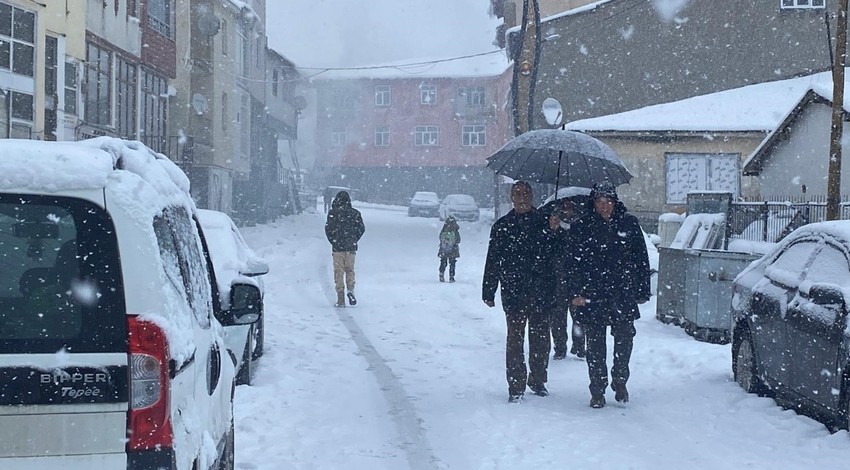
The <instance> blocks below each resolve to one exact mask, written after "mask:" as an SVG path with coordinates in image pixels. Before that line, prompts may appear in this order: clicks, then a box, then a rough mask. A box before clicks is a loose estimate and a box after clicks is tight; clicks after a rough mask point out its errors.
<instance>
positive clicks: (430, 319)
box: [236, 204, 850, 470]
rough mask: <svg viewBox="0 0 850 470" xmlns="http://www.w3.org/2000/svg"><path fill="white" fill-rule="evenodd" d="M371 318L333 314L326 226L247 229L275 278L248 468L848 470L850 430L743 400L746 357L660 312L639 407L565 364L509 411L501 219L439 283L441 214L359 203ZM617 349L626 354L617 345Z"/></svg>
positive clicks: (250, 395) (649, 335)
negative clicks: (834, 429) (833, 429)
mask: <svg viewBox="0 0 850 470" xmlns="http://www.w3.org/2000/svg"><path fill="white" fill-rule="evenodd" d="M355 207H359V208H360V210H361V211H362V212H363V218H364V221H365V223H366V235H365V236H364V238H363V240H362V243H361V247H360V251H359V253H358V256H357V289H356V291H357V296H358V300H359V303H358V305H357V306H356V307H354V308H346V309H344V310H337V309H335V308H333V307H332V303H333V298H334V292H333V287H332V279H331V278H332V276H331V267H330V264H331V263H330V260H331V259H330V247H329V245H328V243H327V241H326V240H325V238H324V233H323V224H324V216H323V215H322V214H302V215H299V216H295V217H290V218H287V219H283V220H282V221H280V222H278V223H276V224H272V225H268V226H258V227H252V228H246V229H243V233H244V235H245V237H246V239H247V241H248V243H249V244H250V245H251V246H252V247H254V248H255V249H256V250H257V252H258V253H259V254H261V255H262V256H264V257H266V258H267V259H268V260H269V262H270V265H271V267H272V271H271V272H270V274H269V275H268V276H267V281H266V289H267V293H266V314H267V319H266V328H267V329H268V330H267V337H266V338H267V342H266V345H267V353H266V355H265V356H264V357H263V359H262V360H261V361H260V366H259V368H258V369H257V374H256V377H255V383H254V385H253V386H251V387H247V386H240V387H238V388H237V401H236V430H237V442H236V444H237V457H236V466H237V468H239V469H242V470H253V469H262V470H278V469H339V468H345V469H406V468H411V469H432V468H433V469H516V468H559V467H562V468H570V469H590V468H594V469H599V468H602V469H607V468H612V469H614V468H616V469H624V468H629V469H658V468H684V467H693V468H700V469H721V468H723V469H728V468H753V469H760V468H768V467H772V468H783V469H797V468H800V469H803V468H811V467H812V466H813V465H814V466H818V467H826V466H829V465H834V466H839V465H844V464H846V462H848V461H850V437H848V433H847V432H844V431H842V432H839V433H836V434H830V433H829V432H828V431H827V430H826V429H825V428H824V427H823V426H822V425H821V424H819V423H817V422H815V421H813V420H810V419H808V418H805V417H800V416H797V415H796V414H795V413H793V412H791V411H785V410H783V409H781V408H780V407H778V406H776V405H775V403H774V402H773V401H772V400H769V399H766V398H758V397H756V396H754V395H748V394H746V393H744V392H743V391H742V390H741V389H740V388H739V387H738V386H737V385H736V384H735V383H734V382H732V380H731V371H730V353H729V346H728V345H726V346H717V345H710V344H704V343H699V342H697V341H695V340H693V339H692V338H690V337H689V336H687V335H685V333H684V332H683V331H682V330H681V329H679V328H677V327H674V326H669V325H664V324H661V323H659V322H658V321H656V320H655V318H654V308H655V306H654V303H653V302H650V303H649V304H647V305H645V306H644V308H643V318H642V319H641V320H640V321H638V323H637V328H638V336H637V338H636V339H635V352H634V355H633V358H632V379H631V381H630V383H629V389H630V391H631V395H632V401H631V402H630V403H628V404H627V405H625V406H624V405H620V404H616V403H614V401H613V396H612V394H610V393H609V397H608V398H609V405H608V406H607V407H605V408H604V409H602V410H592V409H590V408H589V407H588V406H587V403H588V400H589V392H588V390H587V368H586V364H585V363H584V362H583V361H580V360H577V359H575V358H568V359H567V360H564V361H552V362H551V363H550V368H549V380H550V381H549V383H548V387H549V390H550V392H551V395H550V396H549V397H546V398H539V397H536V396H533V395H532V396H529V397H528V398H526V400H525V402H524V403H523V404H520V405H509V404H508V403H507V385H506V383H505V378H504V334H505V325H504V314H503V313H502V311H501V309H500V308H499V307H498V306H497V308H494V309H488V308H487V307H486V306H484V304H483V303H482V302H481V300H480V298H481V284H480V283H481V275H482V271H483V264H484V255H485V253H486V243H487V234H488V231H489V222H487V221H482V222H479V223H474V224H471V223H470V224H466V223H462V224H461V236H462V238H463V242H462V243H461V258H460V259H459V261H458V274H457V278H458V282H457V283H454V284H441V283H439V282H437V265H438V259H437V257H436V250H437V233H438V232H439V229H440V227H441V225H442V224H441V223H440V222H438V221H437V220H436V219H420V218H415V219H411V218H408V217H407V216H406V212H405V211H404V209H403V208H394V207H382V206H372V205H369V206H366V207H363V206H358V205H356V204H355ZM609 354H610V348H609Z"/></svg>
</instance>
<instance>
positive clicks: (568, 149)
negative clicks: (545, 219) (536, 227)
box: [487, 129, 632, 190]
mask: <svg viewBox="0 0 850 470" xmlns="http://www.w3.org/2000/svg"><path fill="white" fill-rule="evenodd" d="M487 168H490V169H492V170H493V171H495V172H496V174H499V175H504V176H509V177H511V178H513V179H515V180H527V181H535V182H538V183H547V184H554V185H555V186H556V188H557V187H558V186H578V187H582V188H590V187H593V184H594V183H598V182H600V181H610V182H611V183H613V184H615V185H620V184H623V183H628V182H629V180H630V179H632V174H631V173H629V170H627V169H626V167H625V165H623V162H622V160H620V157H618V156H617V154H616V153H614V151H613V150H611V148H610V147H608V146H607V145H605V144H604V143H602V142H601V141H599V140H598V139H595V138H593V137H591V136H589V135H587V134H582V133H581V132H573V131H566V130H561V129H539V130H535V131H530V132H526V133H524V134H522V135H519V136H517V137H514V138H513V139H511V140H510V141H509V142H508V143H507V144H505V145H504V147H502V148H501V149H499V151H497V152H496V153H494V154H493V155H491V156H490V157H488V158H487ZM556 190H557V189H556Z"/></svg>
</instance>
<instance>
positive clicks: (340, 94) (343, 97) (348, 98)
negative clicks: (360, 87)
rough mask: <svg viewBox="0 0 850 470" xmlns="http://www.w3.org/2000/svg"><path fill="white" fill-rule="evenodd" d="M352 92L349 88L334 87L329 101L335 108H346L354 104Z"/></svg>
mask: <svg viewBox="0 0 850 470" xmlns="http://www.w3.org/2000/svg"><path fill="white" fill-rule="evenodd" d="M354 97H355V95H354V93H353V92H352V91H351V90H344V89H338V88H337V89H334V90H333V91H332V92H331V102H332V103H333V107H334V108H336V109H348V108H352V107H353V106H354Z"/></svg>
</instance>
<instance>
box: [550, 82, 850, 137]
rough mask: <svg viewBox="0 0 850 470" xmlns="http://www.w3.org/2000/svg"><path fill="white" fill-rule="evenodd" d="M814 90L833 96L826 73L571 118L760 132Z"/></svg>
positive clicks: (639, 126)
mask: <svg viewBox="0 0 850 470" xmlns="http://www.w3.org/2000/svg"><path fill="white" fill-rule="evenodd" d="M809 90H813V91H815V92H816V93H818V94H819V95H821V96H823V97H824V98H826V99H827V100H831V97H832V77H831V75H830V73H828V72H824V73H818V74H814V75H808V76H805V77H798V78H792V79H788V80H778V81H773V82H767V83H759V84H755V85H748V86H745V87H741V88H735V89H731V90H726V91H721V92H717V93H711V94H707V95H702V96H696V97H693V98H688V99H685V100H681V101H675V102H672V103H663V104H657V105H654V106H647V107H645V108H640V109H635V110H632V111H626V112H623V113H618V114H611V115H607V116H600V117H596V118H591V119H582V120H579V121H573V122H570V123H568V124H567V125H566V128H567V129H572V130H579V131H621V132H635V131H695V132H698V131H730V132H734V131H764V132H771V131H773V130H774V129H776V128H777V127H778V126H779V125H780V124H781V123H782V122H783V120H784V119H785V117H786V116H787V115H788V113H789V112H790V111H791V110H793V109H794V107H795V106H797V104H798V103H799V102H800V100H802V99H803V97H804V96H805V95H806V93H807V92H808V91H809ZM848 103H850V100H847V99H845V104H844V107H845V109H847V108H848Z"/></svg>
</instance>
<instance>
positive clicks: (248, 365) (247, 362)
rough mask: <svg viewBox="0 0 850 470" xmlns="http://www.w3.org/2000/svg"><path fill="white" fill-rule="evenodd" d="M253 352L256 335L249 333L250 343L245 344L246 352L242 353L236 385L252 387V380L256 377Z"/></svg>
mask: <svg viewBox="0 0 850 470" xmlns="http://www.w3.org/2000/svg"><path fill="white" fill-rule="evenodd" d="M253 350H254V334H253V333H249V334H248V341H247V342H246V343H245V350H244V351H242V365H241V366H240V367H239V373H238V374H236V385H248V386H250V385H251V378H252V377H253V376H254V360H253V359H252V356H253V354H252V352H253Z"/></svg>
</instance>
